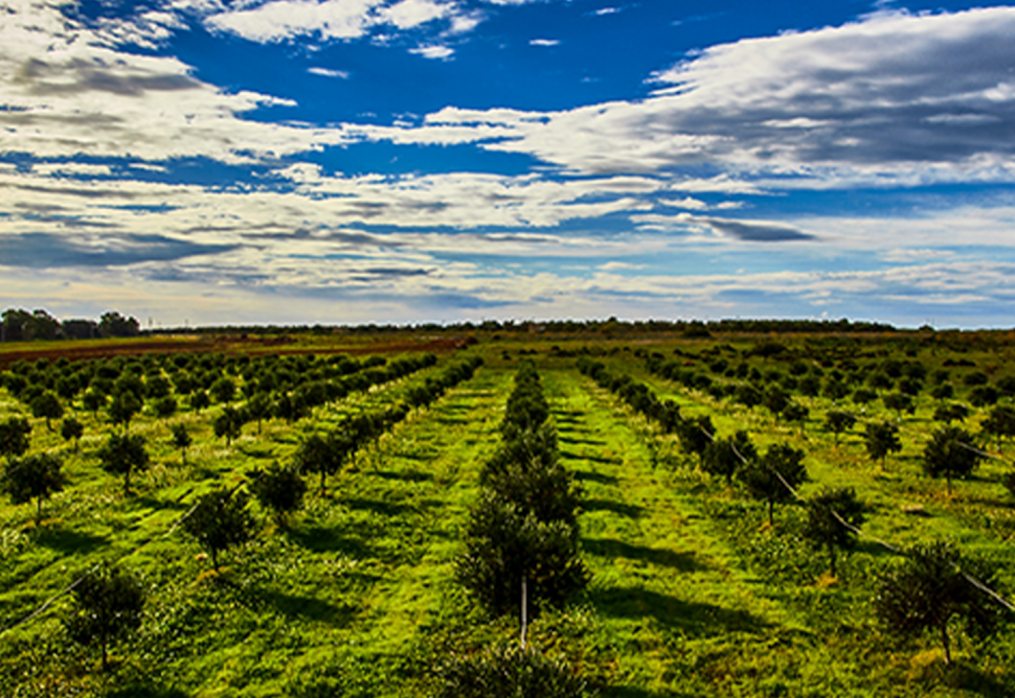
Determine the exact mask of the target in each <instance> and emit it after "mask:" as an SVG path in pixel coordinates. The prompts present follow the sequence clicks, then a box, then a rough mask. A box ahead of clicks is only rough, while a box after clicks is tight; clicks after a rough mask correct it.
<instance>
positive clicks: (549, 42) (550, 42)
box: [529, 39, 560, 46]
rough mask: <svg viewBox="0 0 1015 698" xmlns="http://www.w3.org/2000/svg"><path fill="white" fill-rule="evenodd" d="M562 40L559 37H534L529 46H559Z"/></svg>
mask: <svg viewBox="0 0 1015 698" xmlns="http://www.w3.org/2000/svg"><path fill="white" fill-rule="evenodd" d="M559 44H560V41H559V40H557V39H532V40H531V41H529V46H557V45H559Z"/></svg>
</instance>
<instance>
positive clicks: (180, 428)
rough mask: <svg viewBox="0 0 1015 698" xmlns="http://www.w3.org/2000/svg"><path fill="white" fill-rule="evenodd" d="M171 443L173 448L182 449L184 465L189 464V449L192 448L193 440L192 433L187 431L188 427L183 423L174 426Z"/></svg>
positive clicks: (181, 454)
mask: <svg viewBox="0 0 1015 698" xmlns="http://www.w3.org/2000/svg"><path fill="white" fill-rule="evenodd" d="M171 433H172V437H171V441H172V444H173V446H175V447H176V448H178V449H180V456H181V459H182V461H183V462H184V463H186V462H187V449H188V448H190V444H191V443H192V440H191V438H190V432H188V431H187V426H186V425H185V424H183V423H182V422H181V423H179V424H174V425H173V427H172V431H171Z"/></svg>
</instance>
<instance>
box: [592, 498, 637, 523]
mask: <svg viewBox="0 0 1015 698" xmlns="http://www.w3.org/2000/svg"><path fill="white" fill-rule="evenodd" d="M582 509H584V510H585V511H612V512H613V513H614V514H620V515H621V516H629V517H630V518H632V519H637V518H639V517H640V516H641V515H642V514H644V513H645V507H641V506H638V505H637V504H624V503H623V502H614V501H611V500H609V499H583V500H582Z"/></svg>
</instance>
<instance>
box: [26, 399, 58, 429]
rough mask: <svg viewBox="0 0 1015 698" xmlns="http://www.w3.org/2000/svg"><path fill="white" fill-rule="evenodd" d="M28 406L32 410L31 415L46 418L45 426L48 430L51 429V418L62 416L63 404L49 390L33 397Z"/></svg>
mask: <svg viewBox="0 0 1015 698" xmlns="http://www.w3.org/2000/svg"><path fill="white" fill-rule="evenodd" d="M29 407H30V408H31V410H32V416H34V417H36V418H38V419H45V420H46V428H47V429H49V430H50V431H53V424H52V420H54V419H60V418H61V417H63V405H61V404H60V398H58V397H57V396H56V393H54V392H52V391H50V390H47V391H46V392H44V393H42V394H41V395H39V396H38V397H36V398H34V399H33V400H32V402H31V405H29Z"/></svg>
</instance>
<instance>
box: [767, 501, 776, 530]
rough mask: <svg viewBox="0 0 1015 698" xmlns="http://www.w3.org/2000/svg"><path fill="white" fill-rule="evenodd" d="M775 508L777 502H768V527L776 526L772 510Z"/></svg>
mask: <svg viewBox="0 0 1015 698" xmlns="http://www.w3.org/2000/svg"><path fill="white" fill-rule="evenodd" d="M774 506H775V500H772V499H769V500H768V525H769V526H775V522H774V521H772V508H773V507H774Z"/></svg>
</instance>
